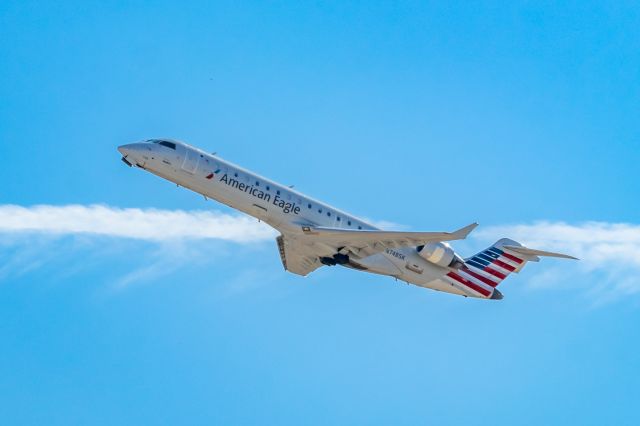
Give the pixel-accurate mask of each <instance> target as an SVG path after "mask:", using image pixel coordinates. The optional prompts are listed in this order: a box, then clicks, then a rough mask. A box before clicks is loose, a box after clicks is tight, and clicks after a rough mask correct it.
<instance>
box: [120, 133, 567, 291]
mask: <svg viewBox="0 0 640 426" xmlns="http://www.w3.org/2000/svg"><path fill="white" fill-rule="evenodd" d="M118 150H119V151H120V153H121V154H122V161H124V162H125V163H126V164H127V165H128V166H136V167H139V168H141V169H143V170H146V171H148V172H151V173H153V174H155V175H157V176H160V177H162V178H164V179H167V180H169V181H171V182H173V183H175V184H177V185H179V186H182V187H185V188H188V189H190V190H192V191H194V192H196V193H199V194H201V195H203V196H204V197H205V198H211V199H214V200H217V201H219V202H220V203H223V204H226V205H227V206H229V207H232V208H234V209H236V210H239V211H241V212H244V213H246V214H248V215H251V216H253V217H255V218H256V219H258V220H260V221H263V222H265V223H267V224H269V225H270V226H272V227H273V228H275V229H276V230H277V231H278V232H279V233H280V235H279V236H278V237H277V238H276V242H277V246H278V250H279V252H280V259H281V260H282V265H283V266H284V269H285V270H287V271H289V272H292V273H294V274H298V275H302V276H306V275H308V274H309V273H311V272H313V271H315V270H316V269H318V268H320V267H321V266H323V265H327V266H334V265H341V266H345V267H348V268H352V269H355V270H358V271H365V272H370V273H374V274H380V275H387V276H390V277H393V278H396V279H397V280H402V281H404V282H407V283H411V284H415V285H417V286H420V287H425V288H430V289H433V290H438V291H444V292H447V293H452V294H456V295H461V296H468V297H475V298H481V299H502V293H501V292H500V291H498V289H497V288H496V287H497V286H498V284H500V283H501V282H502V281H503V280H504V279H505V278H507V276H508V275H509V274H511V273H517V272H519V271H520V270H521V269H522V268H523V266H524V265H525V264H526V263H527V262H531V261H533V262H537V261H539V260H540V257H541V256H542V257H557V258H566V259H575V258H574V257H572V256H568V255H566V254H560V253H553V252H548V251H542V250H534V249H531V248H527V247H524V246H523V245H521V244H520V243H518V242H516V241H513V240H510V239H507V238H503V239H501V240H499V241H497V242H496V243H495V244H493V245H492V246H491V247H489V248H487V249H485V250H482V251H481V252H480V253H478V254H476V255H474V256H471V257H467V258H463V257H462V256H460V255H459V254H458V253H457V252H456V251H455V250H454V249H453V248H452V247H451V246H450V245H449V244H448V241H455V240H462V239H464V238H466V237H467V235H469V233H470V232H471V231H473V229H474V228H475V227H476V226H478V224H477V223H473V224H471V225H468V226H465V227H464V228H461V229H458V230H457V231H453V232H399V231H385V230H381V229H378V228H376V227H375V226H373V225H371V224H370V223H367V222H366V221H364V220H362V219H359V218H357V217H355V216H353V215H351V214H348V213H345V212H344V211H341V210H338V209H336V208H335V207H332V206H330V205H328V204H325V203H322V202H320V201H317V200H315V199H313V198H310V197H308V196H306V195H304V194H302V193H300V192H298V191H295V190H293V189H292V188H291V187H288V186H285V185H281V184H278V183H276V182H274V181H272V180H269V179H267V178H264V177H262V176H259V175H257V174H255V173H253V172H251V171H249V170H246V169H243V168H241V167H239V166H236V165H235V164H232V163H230V162H228V161H226V160H223V159H222V158H220V157H219V156H218V155H215V154H209V153H207V152H204V151H202V150H200V149H198V148H195V147H192V146H190V145H187V144H185V143H182V142H179V141H176V140H172V139H149V140H145V141H142V142H137V143H132V144H128V145H123V146H120V147H119V148H118Z"/></svg>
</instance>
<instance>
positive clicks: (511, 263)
mask: <svg viewBox="0 0 640 426" xmlns="http://www.w3.org/2000/svg"><path fill="white" fill-rule="evenodd" d="M498 260H499V261H500V262H504V263H506V264H507V265H509V266H513V267H514V268H516V269H517V268H518V266H520V265H522V264H521V263H516V262H514V261H513V260H511V259H507V258H506V257H504V256H500V258H499V259H498Z"/></svg>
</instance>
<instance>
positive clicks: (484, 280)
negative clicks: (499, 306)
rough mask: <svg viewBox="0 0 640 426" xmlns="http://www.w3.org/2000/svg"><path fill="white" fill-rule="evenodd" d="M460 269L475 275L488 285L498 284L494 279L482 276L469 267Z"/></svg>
mask: <svg viewBox="0 0 640 426" xmlns="http://www.w3.org/2000/svg"><path fill="white" fill-rule="evenodd" d="M462 270H463V271H464V272H465V273H466V274H469V275H471V276H472V277H475V278H477V279H479V280H480V281H482V282H483V283H485V284H487V285H490V286H491V287H495V286H497V285H498V283H497V282H495V281H491V280H490V279H489V278H487V277H483V276H482V275H480V274H478V273H477V272H473V271H472V270H471V269H469V268H467V267H464V268H462Z"/></svg>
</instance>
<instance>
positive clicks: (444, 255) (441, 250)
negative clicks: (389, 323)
mask: <svg viewBox="0 0 640 426" xmlns="http://www.w3.org/2000/svg"><path fill="white" fill-rule="evenodd" d="M416 250H417V251H418V254H419V255H420V257H422V258H423V259H425V260H427V261H429V262H431V263H435V264H436V265H439V266H444V267H447V266H450V267H455V265H456V264H457V263H460V262H462V263H464V261H463V260H462V259H461V258H460V256H458V255H457V254H456V252H455V251H453V249H452V248H451V247H450V246H449V244H447V243H428V244H425V245H423V246H418V247H417V248H416Z"/></svg>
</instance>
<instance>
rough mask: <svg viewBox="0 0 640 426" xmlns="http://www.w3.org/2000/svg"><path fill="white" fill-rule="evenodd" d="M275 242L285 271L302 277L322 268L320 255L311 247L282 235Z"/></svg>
mask: <svg viewBox="0 0 640 426" xmlns="http://www.w3.org/2000/svg"><path fill="white" fill-rule="evenodd" d="M276 241H277V243H278V250H279V251H280V259H281V260H282V266H284V269H285V270H287V271H289V272H292V273H294V274H298V275H302V276H303V277H304V276H306V275H308V274H310V273H311V272H313V271H315V270H316V269H318V268H319V267H321V266H322V263H320V254H319V253H317V252H316V251H315V250H313V246H310V245H307V244H304V243H303V242H301V241H300V240H298V239H296V238H290V237H287V236H284V235H280V236H279V237H278V238H276Z"/></svg>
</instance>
